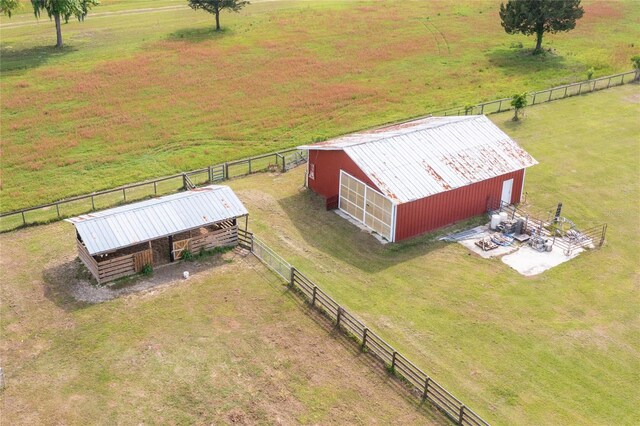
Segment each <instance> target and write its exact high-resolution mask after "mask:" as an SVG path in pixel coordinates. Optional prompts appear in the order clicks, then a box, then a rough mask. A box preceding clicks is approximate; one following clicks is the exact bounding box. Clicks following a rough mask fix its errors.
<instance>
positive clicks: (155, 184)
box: [153, 180, 158, 195]
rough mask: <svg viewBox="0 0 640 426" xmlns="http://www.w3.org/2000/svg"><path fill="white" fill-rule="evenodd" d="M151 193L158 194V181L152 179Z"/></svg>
mask: <svg viewBox="0 0 640 426" xmlns="http://www.w3.org/2000/svg"><path fill="white" fill-rule="evenodd" d="M153 195H158V183H157V182H156V181H155V180H154V181H153Z"/></svg>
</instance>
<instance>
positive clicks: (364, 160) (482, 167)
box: [300, 115, 538, 204]
mask: <svg viewBox="0 0 640 426" xmlns="http://www.w3.org/2000/svg"><path fill="white" fill-rule="evenodd" d="M300 148H301V149H319V150H328V149H329V150H343V151H344V152H345V153H346V154H347V155H348V156H349V157H350V158H351V159H352V160H353V161H354V162H355V163H356V164H357V166H358V167H359V168H360V169H361V170H362V171H363V172H364V173H365V174H366V175H367V176H368V177H369V178H370V179H371V181H372V182H374V183H375V184H376V186H377V187H378V188H379V189H380V191H382V193H383V194H385V195H386V196H387V197H389V198H390V199H391V200H392V201H394V202H395V203H398V204H399V203H406V202H409V201H413V200H417V199H420V198H424V197H428V196H431V195H435V194H438V193H441V192H445V191H449V190H452V189H455V188H459V187H462V186H466V185H470V184H472V183H475V182H480V181H483V180H487V179H490V178H494V177H497V176H501V175H504V174H506V173H510V172H514V171H517V170H522V169H524V168H526V167H529V166H533V165H535V164H538V162H537V161H536V160H535V159H534V158H533V157H532V156H531V155H529V154H528V153H527V152H526V151H525V150H524V149H522V148H521V147H520V146H519V145H518V144H517V143H516V142H515V141H513V140H512V139H511V138H510V137H509V136H507V134H506V133H504V132H503V131H502V130H500V128H498V126H496V125H495V124H493V122H491V120H489V119H488V118H487V117H485V116H483V115H475V116H461V117H429V118H425V119H420V120H415V121H412V122H408V123H403V124H401V125H396V126H389V127H387V128H382V129H377V130H374V131H369V132H366V133H357V134H354V135H350V136H345V137H341V138H338V139H334V140H332V141H327V142H321V143H319V144H315V145H307V146H304V147H300Z"/></svg>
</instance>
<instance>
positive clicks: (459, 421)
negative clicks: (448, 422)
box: [458, 404, 465, 425]
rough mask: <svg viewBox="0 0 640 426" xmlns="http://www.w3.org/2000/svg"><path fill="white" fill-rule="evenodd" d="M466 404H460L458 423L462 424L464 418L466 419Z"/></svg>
mask: <svg viewBox="0 0 640 426" xmlns="http://www.w3.org/2000/svg"><path fill="white" fill-rule="evenodd" d="M464 408H465V407H464V404H463V405H461V406H460V415H459V416H458V424H459V425H461V424H462V420H463V419H464Z"/></svg>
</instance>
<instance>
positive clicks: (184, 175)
mask: <svg viewBox="0 0 640 426" xmlns="http://www.w3.org/2000/svg"><path fill="white" fill-rule="evenodd" d="M187 189H188V188H187V175H186V174H185V173H183V174H182V190H183V191H186V190H187Z"/></svg>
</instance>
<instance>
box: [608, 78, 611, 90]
mask: <svg viewBox="0 0 640 426" xmlns="http://www.w3.org/2000/svg"><path fill="white" fill-rule="evenodd" d="M609 86H611V77H609V80H608V81H607V89H608V88H609Z"/></svg>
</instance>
